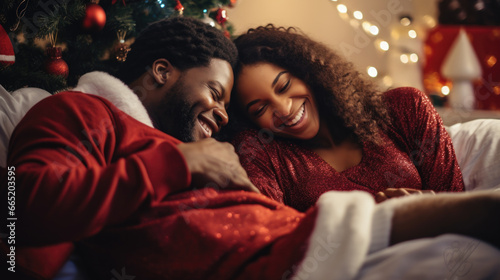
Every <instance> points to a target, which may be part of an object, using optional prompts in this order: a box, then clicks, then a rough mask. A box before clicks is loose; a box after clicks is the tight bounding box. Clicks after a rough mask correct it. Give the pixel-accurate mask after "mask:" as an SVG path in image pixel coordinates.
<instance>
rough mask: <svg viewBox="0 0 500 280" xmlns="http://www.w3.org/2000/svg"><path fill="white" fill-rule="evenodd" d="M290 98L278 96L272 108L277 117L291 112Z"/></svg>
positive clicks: (285, 115)
mask: <svg viewBox="0 0 500 280" xmlns="http://www.w3.org/2000/svg"><path fill="white" fill-rule="evenodd" d="M291 110H292V100H291V99H290V98H286V97H285V98H280V99H278V100H276V102H275V104H274V108H273V113H274V115H276V116H277V117H278V118H283V117H287V116H289V115H290V114H291V113H292V112H291Z"/></svg>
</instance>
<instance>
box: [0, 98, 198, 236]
mask: <svg viewBox="0 0 500 280" xmlns="http://www.w3.org/2000/svg"><path fill="white" fill-rule="evenodd" d="M115 110H116V108H115ZM117 114H118V113H116V111H115V112H113V107H112V105H111V104H110V103H106V102H104V101H103V100H101V99H99V98H97V97H92V96H88V95H84V94H75V93H62V94H57V95H55V96H53V97H49V98H47V99H45V100H42V101H41V102H40V103H39V104H37V105H36V106H35V107H33V108H32V110H31V111H30V112H28V114H27V115H26V117H25V118H24V119H23V120H22V121H21V123H20V124H19V125H18V127H17V128H16V130H15V132H14V134H13V136H12V139H11V146H10V151H9V158H8V165H9V166H13V167H15V168H16V211H15V215H16V217H17V219H18V227H17V228H16V236H17V240H16V241H17V242H18V243H19V244H24V245H44V244H51V243H55V242H62V241H72V240H78V239H81V238H84V237H88V236H90V235H93V234H95V233H96V232H98V231H99V230H101V229H102V228H103V227H105V226H107V225H114V224H118V223H121V222H123V221H124V220H126V219H127V218H128V217H129V216H130V215H131V214H133V213H134V212H136V211H137V210H138V209H139V207H141V206H142V205H145V203H150V204H155V203H157V202H159V201H161V200H162V199H163V198H164V197H165V196H166V195H168V194H169V193H172V192H176V191H179V190H183V189H186V188H187V187H188V186H189V180H190V175H189V171H188V169H187V165H186V162H185V160H184V157H183V156H182V154H181V152H180V151H179V149H177V144H178V143H179V141H176V140H175V139H173V138H169V137H167V136H166V135H165V137H163V136H162V135H160V134H158V137H149V136H150V135H147V134H148V133H149V131H147V130H145V129H144V126H143V125H142V124H139V123H138V122H136V121H133V120H130V121H128V122H127V121H123V120H120V119H118V118H117V119H115V117H116V116H121V117H124V118H129V119H130V117H128V116H126V115H124V114H123V113H122V115H117ZM125 123H126V124H130V126H127V127H124V124H125ZM150 131H153V129H150ZM153 132H154V131H153ZM136 134H139V135H136ZM125 138H126V139H125ZM4 191H5V190H4Z"/></svg>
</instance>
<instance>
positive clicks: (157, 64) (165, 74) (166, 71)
mask: <svg viewBox="0 0 500 280" xmlns="http://www.w3.org/2000/svg"><path fill="white" fill-rule="evenodd" d="M172 70H173V66H172V64H170V62H169V61H168V60H166V59H164V58H159V59H157V60H155V61H154V62H153V68H152V69H151V72H152V74H153V77H154V79H155V81H156V83H158V84H159V85H164V84H165V83H166V82H167V80H168V78H169V77H170V75H171V73H172Z"/></svg>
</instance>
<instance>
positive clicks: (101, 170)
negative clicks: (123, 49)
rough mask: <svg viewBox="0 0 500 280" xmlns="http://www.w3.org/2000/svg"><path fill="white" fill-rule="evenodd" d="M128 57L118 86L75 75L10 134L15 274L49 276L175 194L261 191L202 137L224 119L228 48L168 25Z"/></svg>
mask: <svg viewBox="0 0 500 280" xmlns="http://www.w3.org/2000/svg"><path fill="white" fill-rule="evenodd" d="M131 47H132V51H131V52H130V53H129V56H128V58H127V61H126V62H125V63H124V65H123V68H122V71H121V73H119V74H118V77H119V78H120V79H117V78H116V77H113V76H111V75H109V74H107V73H104V72H91V73H88V74H85V75H83V76H82V77H81V79H80V80H79V83H78V85H77V86H76V87H75V88H74V89H72V90H70V91H66V92H62V93H58V94H55V95H53V96H51V97H48V98H46V99H44V100H42V101H41V102H39V103H38V104H36V105H35V106H34V107H33V108H32V110H31V111H30V112H29V113H28V114H27V115H26V116H25V118H24V119H23V120H22V121H21V122H20V123H19V124H18V126H17V129H16V131H15V133H14V134H13V135H12V138H11V143H12V146H11V147H10V150H9V158H8V164H9V166H13V167H15V170H16V186H17V189H16V191H17V192H16V193H17V196H16V212H15V214H16V217H17V218H19V220H23V222H20V223H18V224H17V227H16V242H17V245H18V246H23V249H19V250H17V252H18V254H17V264H18V267H17V271H18V273H17V274H15V275H17V276H19V275H21V274H20V273H19V271H23V269H25V271H27V274H30V272H29V271H34V272H36V273H37V274H40V275H41V276H43V277H45V278H52V277H53V276H54V273H55V272H57V270H58V268H59V267H60V265H61V263H63V262H64V261H65V259H66V258H67V256H68V254H69V252H71V250H72V248H73V245H72V242H71V241H76V240H80V239H83V238H86V237H89V236H92V235H94V234H96V233H98V232H99V231H100V230H102V229H103V228H109V227H113V226H116V225H119V224H121V223H124V222H126V221H128V219H129V218H130V217H131V216H132V215H133V214H135V213H137V212H138V211H143V210H145V209H148V207H154V206H155V205H157V204H159V203H160V202H161V201H162V200H164V199H165V198H166V197H167V196H168V195H170V194H172V193H176V192H179V191H183V190H187V189H189V188H191V187H198V188H202V187H205V186H207V187H212V188H217V189H244V190H250V191H255V192H258V191H257V190H256V188H255V187H254V186H253V185H252V183H251V182H250V181H249V179H248V177H247V176H246V173H245V171H244V170H243V168H242V167H241V166H240V165H239V160H238V157H237V156H236V154H235V153H234V149H233V147H232V146H231V145H230V144H228V143H220V142H218V141H216V140H214V139H213V138H211V136H212V135H214V134H216V133H217V132H218V131H219V130H220V128H221V126H223V125H225V124H226V123H227V120H228V117H227V113H226V110H225V106H226V105H227V103H228V102H229V97H230V92H231V88H232V85H233V73H232V66H233V65H234V64H235V62H236V59H237V51H236V48H235V47H234V45H233V43H232V42H231V41H230V40H229V39H227V38H226V37H225V36H224V35H223V34H222V32H220V31H219V30H217V29H215V28H213V27H210V26H209V25H206V24H204V23H202V22H200V21H197V20H194V19H189V18H173V19H166V20H161V21H158V22H156V23H153V24H151V25H150V26H149V27H147V28H146V29H145V30H144V31H143V32H142V33H141V34H140V35H139V36H138V37H137V38H136V41H135V43H134V44H133V45H132V46H131ZM172 136H173V137H172ZM174 137H175V138H174ZM181 141H183V142H194V141H197V142H195V143H183V142H181ZM2 176H3V174H2ZM3 191H4V189H3V188H2V197H3V195H4V194H6V193H3ZM33 198H34V199H33ZM2 201H7V199H5V200H2ZM2 213H3V212H2ZM2 232H4V230H3V229H2ZM34 233H36V234H34ZM31 245H34V246H37V247H36V248H32V249H31V248H28V247H26V246H31ZM40 245H44V246H46V247H40ZM18 248H21V247H18ZM5 255H6V254H2V256H5ZM47 256H50V260H51V261H47ZM40 259H42V260H43V261H40V262H37V261H38V260H40ZM3 263H5V262H3ZM3 272H5V270H2V273H3ZM13 276H14V274H12V275H9V277H13ZM19 277H20V278H22V277H23V276H19ZM9 279H10V278H9Z"/></svg>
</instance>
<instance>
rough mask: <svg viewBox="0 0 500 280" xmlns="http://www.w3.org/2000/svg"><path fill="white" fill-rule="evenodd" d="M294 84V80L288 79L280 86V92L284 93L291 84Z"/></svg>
mask: <svg viewBox="0 0 500 280" xmlns="http://www.w3.org/2000/svg"><path fill="white" fill-rule="evenodd" d="M291 84H292V81H291V80H290V79H287V80H286V81H285V82H284V84H283V86H281V87H280V88H278V93H284V92H285V91H287V90H288V89H289V88H290V85H291Z"/></svg>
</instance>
